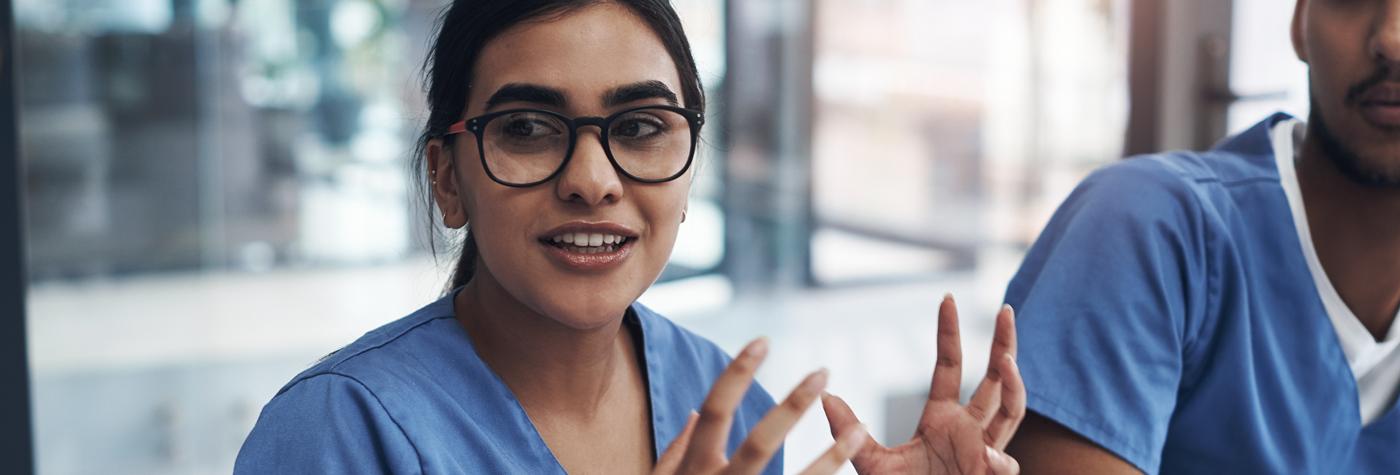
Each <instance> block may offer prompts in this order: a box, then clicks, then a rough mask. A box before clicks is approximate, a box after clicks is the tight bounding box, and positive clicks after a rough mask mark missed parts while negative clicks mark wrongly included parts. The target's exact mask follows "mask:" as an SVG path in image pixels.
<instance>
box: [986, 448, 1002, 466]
mask: <svg viewBox="0 0 1400 475" xmlns="http://www.w3.org/2000/svg"><path fill="white" fill-rule="evenodd" d="M1000 461H1001V454H999V453H997V451H996V450H993V449H992V448H991V447H987V462H988V463H990V462H1000Z"/></svg>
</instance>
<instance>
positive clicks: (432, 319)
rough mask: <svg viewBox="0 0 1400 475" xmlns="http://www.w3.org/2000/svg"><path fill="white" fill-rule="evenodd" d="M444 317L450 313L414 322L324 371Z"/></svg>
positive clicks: (335, 368)
mask: <svg viewBox="0 0 1400 475" xmlns="http://www.w3.org/2000/svg"><path fill="white" fill-rule="evenodd" d="M444 318H452V316H451V315H441V316H437V317H432V318H428V319H426V320H423V321H421V322H418V323H415V324H413V325H412V326H410V327H408V328H405V329H403V331H401V332H399V333H398V334H397V335H394V336H393V337H390V338H389V339H386V340H384V341H382V342H379V343H375V344H374V345H372V346H367V347H364V348H360V349H359V351H356V352H355V353H354V354H351V355H349V356H346V357H345V358H343V359H341V360H340V361H336V362H335V363H332V364H331V365H330V366H329V367H327V368H326V369H325V372H329V373H335V372H337V370H338V369H339V368H340V366H341V365H344V364H345V363H347V362H349V361H350V360H352V359H355V358H356V357H359V356H360V355H363V354H365V353H368V352H370V351H372V350H377V349H380V348H383V347H385V346H388V345H389V344H391V343H394V342H396V341H398V340H399V339H400V338H403V337H404V336H405V335H408V334H409V333H410V332H412V331H414V330H417V329H418V328H420V327H422V326H423V325H427V324H429V323H433V322H436V321H438V320H442V319H444ZM308 377H310V376H308Z"/></svg>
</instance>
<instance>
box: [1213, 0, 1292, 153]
mask: <svg viewBox="0 0 1400 475" xmlns="http://www.w3.org/2000/svg"><path fill="white" fill-rule="evenodd" d="M1234 9H1235V10H1234V13H1233V15H1232V19H1233V21H1232V25H1231V32H1230V88H1231V89H1232V90H1234V92H1235V94H1238V95H1240V96H1242V99H1241V100H1239V101H1237V102H1235V103H1234V104H1231V105H1230V110H1229V112H1228V123H1229V130H1230V132H1229V133H1230V134H1232V135H1233V134H1237V133H1239V132H1243V131H1244V130H1245V129H1248V128H1249V127H1250V126H1252V125H1254V124H1255V123H1257V122H1259V121H1260V120H1263V119H1264V118H1265V117H1268V115H1269V114H1272V113H1274V112H1277V111H1284V112H1288V113H1289V114H1293V115H1294V116H1296V117H1299V118H1302V119H1305V120H1306V119H1307V117H1308V109H1309V106H1308V67H1307V65H1306V64H1303V62H1302V61H1299V60H1298V57H1297V56H1296V55H1295V54H1294V52H1293V42H1292V40H1291V39H1290V38H1289V27H1290V25H1291V23H1292V21H1293V9H1292V8H1281V6H1280V4H1279V2H1277V1H1273V0H1235V3H1234Z"/></svg>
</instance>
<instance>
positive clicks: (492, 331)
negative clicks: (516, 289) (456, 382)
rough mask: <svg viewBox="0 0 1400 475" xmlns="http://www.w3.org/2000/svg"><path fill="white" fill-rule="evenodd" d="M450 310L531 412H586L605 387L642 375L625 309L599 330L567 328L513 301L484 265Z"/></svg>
mask: <svg viewBox="0 0 1400 475" xmlns="http://www.w3.org/2000/svg"><path fill="white" fill-rule="evenodd" d="M453 308H454V309H455V311H456V315H457V320H458V322H459V323H460V324H461V325H462V326H463V327H464V328H466V330H467V335H468V337H469V338H471V340H472V344H473V345H474V346H475V347H476V351H477V354H478V355H479V356H480V357H481V359H482V360H483V361H484V362H485V363H486V365H487V366H489V367H490V368H491V369H492V370H493V371H495V372H496V374H497V375H499V376H500V377H501V379H502V380H503V381H504V382H505V384H506V386H508V387H509V388H510V390H511V392H513V393H514V394H515V397H516V398H517V399H519V400H520V402H521V404H522V405H524V406H525V407H526V409H527V410H530V411H531V412H540V411H546V412H548V413H550V414H552V415H573V416H577V417H589V416H591V415H593V414H598V413H599V411H598V410H597V409H598V407H599V406H600V405H602V404H604V403H605V401H607V399H608V397H609V390H610V389H612V388H615V387H618V386H622V385H626V383H628V382H629V380H631V379H634V378H639V377H640V374H639V373H637V371H639V367H638V365H637V364H636V358H635V351H634V349H633V348H634V346H633V343H632V338H631V335H630V334H629V333H628V332H627V331H624V330H623V329H622V315H618V318H617V320H616V321H613V322H610V323H609V324H607V325H604V326H602V327H599V328H594V329H587V330H580V329H576V328H571V327H568V326H566V325H563V324H560V323H559V322H558V321H556V320H554V319H551V318H549V317H547V316H545V315H541V314H540V313H539V312H536V311H535V310H533V309H531V308H530V307H529V306H527V305H525V304H523V303H521V302H520V301H518V300H517V299H515V298H514V297H513V296H512V295H510V293H509V292H507V291H506V290H505V289H504V288H502V287H501V286H500V284H499V283H498V282H497V281H496V280H495V279H494V278H493V277H492V276H491V275H490V273H489V272H487V271H485V270H484V268H482V267H478V271H477V275H476V276H474V277H473V278H472V280H471V281H470V282H468V283H467V285H466V286H465V287H463V288H462V291H461V292H459V293H458V294H457V296H456V298H455V299H454V301H453Z"/></svg>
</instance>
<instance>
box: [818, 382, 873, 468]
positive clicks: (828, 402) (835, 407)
mask: <svg viewBox="0 0 1400 475" xmlns="http://www.w3.org/2000/svg"><path fill="white" fill-rule="evenodd" d="M822 411H823V412H825V413H826V421H827V423H828V424H830V425H831V436H832V437H835V438H836V439H837V440H840V438H841V436H843V435H845V434H848V433H850V432H851V431H853V430H855V429H856V428H859V427H864V425H863V424H861V423H860V419H859V418H857V417H856V413H855V412H853V411H851V406H848V405H846V401H843V400H841V398H839V397H836V395H834V394H831V393H827V394H824V395H822ZM881 448H882V447H881V445H880V443H879V442H876V441H875V438H874V437H871V436H870V434H869V432H867V433H866V434H865V437H863V440H862V441H861V443H860V447H859V448H858V449H857V450H856V453H855V454H854V455H852V456H851V464H853V465H855V466H856V471H865V468H867V467H869V466H871V465H872V463H873V462H874V460H873V458H874V456H875V454H876V453H877V452H878V451H879V450H880V449H881Z"/></svg>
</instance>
